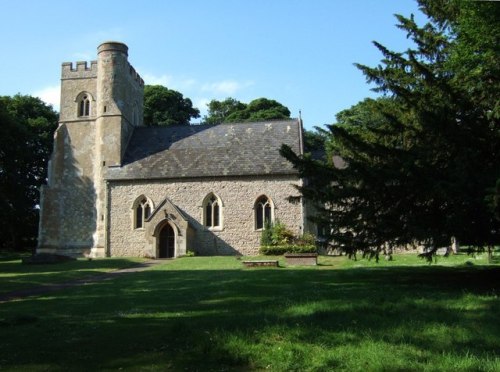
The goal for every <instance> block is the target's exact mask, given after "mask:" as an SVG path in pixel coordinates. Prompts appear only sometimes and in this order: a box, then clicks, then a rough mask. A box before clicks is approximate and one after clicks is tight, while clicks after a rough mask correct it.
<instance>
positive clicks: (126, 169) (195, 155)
mask: <svg viewBox="0 0 500 372" xmlns="http://www.w3.org/2000/svg"><path fill="white" fill-rule="evenodd" d="M301 130H302V129H301V125H300V122H299V121H298V120H286V121H269V122H259V123H237V124H220V125H193V126H175V127H138V128H135V129H134V133H133V134H132V138H131V139H130V142H129V145H128V147H127V150H126V152H125V156H124V161H123V165H122V166H121V167H112V168H109V169H108V173H107V179H109V180H119V179H155V178H193V177H217V176H249V175H272V174H295V173H297V172H296V171H295V170H294V169H293V167H292V165H291V164H290V163H289V162H288V161H287V160H286V159H285V158H283V157H282V156H281V155H280V154H279V149H280V148H281V146H282V144H287V145H288V146H290V147H291V148H292V149H293V150H294V151H295V152H296V153H301V152H302V143H301V138H302V133H301Z"/></svg>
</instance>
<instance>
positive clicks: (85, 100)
mask: <svg viewBox="0 0 500 372" xmlns="http://www.w3.org/2000/svg"><path fill="white" fill-rule="evenodd" d="M89 115H90V97H89V96H88V95H86V94H85V95H83V96H82V98H81V99H80V102H79V103H78V116H89Z"/></svg>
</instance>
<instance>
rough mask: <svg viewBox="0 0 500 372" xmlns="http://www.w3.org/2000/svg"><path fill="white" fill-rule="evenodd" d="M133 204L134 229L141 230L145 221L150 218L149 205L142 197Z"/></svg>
mask: <svg viewBox="0 0 500 372" xmlns="http://www.w3.org/2000/svg"><path fill="white" fill-rule="evenodd" d="M134 204H135V207H134V228H136V229H142V228H143V227H144V223H145V222H146V220H147V219H148V218H149V217H150V216H151V204H150V202H149V201H148V200H147V199H146V198H144V197H143V198H141V199H139V200H138V201H137V202H136V203H134Z"/></svg>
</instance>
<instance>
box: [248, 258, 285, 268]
mask: <svg viewBox="0 0 500 372" xmlns="http://www.w3.org/2000/svg"><path fill="white" fill-rule="evenodd" d="M243 265H245V266H246V267H263V266H264V267H278V266H279V264H278V260H260V261H243Z"/></svg>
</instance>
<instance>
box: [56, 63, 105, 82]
mask: <svg viewBox="0 0 500 372" xmlns="http://www.w3.org/2000/svg"><path fill="white" fill-rule="evenodd" d="M61 76H62V79H88V78H96V77H97V61H91V62H90V66H89V64H88V63H87V62H86V61H78V62H76V64H75V65H73V63H72V62H64V63H63V64H62V73H61Z"/></svg>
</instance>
